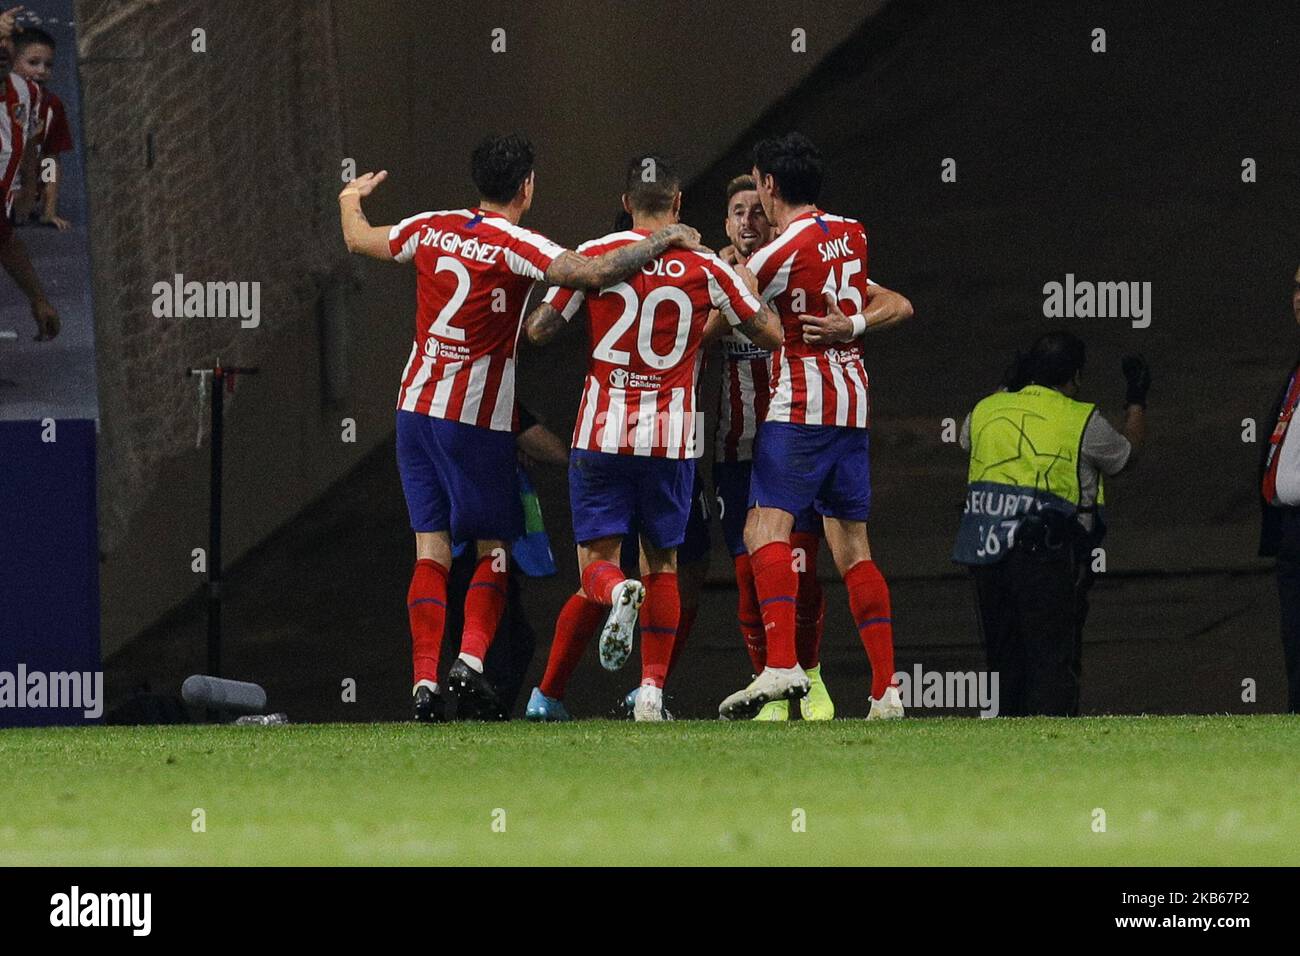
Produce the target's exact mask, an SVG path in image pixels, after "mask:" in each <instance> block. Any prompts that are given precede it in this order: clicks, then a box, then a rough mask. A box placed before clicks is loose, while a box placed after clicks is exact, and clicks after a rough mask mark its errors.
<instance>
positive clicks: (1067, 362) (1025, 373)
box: [1003, 329, 1088, 392]
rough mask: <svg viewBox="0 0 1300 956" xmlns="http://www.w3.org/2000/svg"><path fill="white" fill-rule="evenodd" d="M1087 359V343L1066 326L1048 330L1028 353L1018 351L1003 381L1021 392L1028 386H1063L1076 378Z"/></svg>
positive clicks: (1013, 390)
mask: <svg viewBox="0 0 1300 956" xmlns="http://www.w3.org/2000/svg"><path fill="white" fill-rule="evenodd" d="M1087 361H1088V350H1087V346H1085V345H1084V344H1083V340H1082V339H1081V338H1079V337H1078V336H1077V335H1075V334H1074V333H1073V332H1067V331H1066V330H1064V329H1061V330H1060V331H1057V332H1048V333H1047V334H1046V335H1044V336H1042V337H1041V338H1039V339H1038V341H1037V342H1035V343H1034V344H1033V347H1031V348H1030V350H1029V351H1028V352H1020V353H1017V354H1016V360H1015V362H1014V363H1012V366H1011V368H1010V369H1009V370H1008V372H1007V379H1006V381H1005V382H1004V383H1003V384H1004V385H1005V386H1006V387H1007V390H1008V391H1012V392H1018V391H1020V389H1022V388H1024V387H1025V386H1026V385H1046V386H1047V387H1048V388H1060V387H1061V386H1062V385H1068V384H1069V383H1070V382H1071V381H1073V379H1074V376H1076V375H1078V374H1079V373H1080V372H1082V371H1083V367H1084V365H1085V364H1087Z"/></svg>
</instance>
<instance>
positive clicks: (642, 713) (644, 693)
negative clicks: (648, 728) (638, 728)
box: [632, 684, 664, 723]
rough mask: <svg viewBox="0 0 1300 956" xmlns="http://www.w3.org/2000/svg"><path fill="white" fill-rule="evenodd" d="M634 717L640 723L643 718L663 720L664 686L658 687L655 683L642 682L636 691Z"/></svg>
mask: <svg viewBox="0 0 1300 956" xmlns="http://www.w3.org/2000/svg"><path fill="white" fill-rule="evenodd" d="M632 719H633V720H635V721H637V722H638V723H639V722H641V721H643V720H663V719H664V692H663V688H661V687H656V686H655V685H654V684H642V685H641V686H640V687H639V688H638V689H637V692H636V704H635V705H634V706H633V708H632Z"/></svg>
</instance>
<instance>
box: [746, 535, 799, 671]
mask: <svg viewBox="0 0 1300 956" xmlns="http://www.w3.org/2000/svg"><path fill="white" fill-rule="evenodd" d="M749 564H750V567H752V568H753V569H754V587H755V589H756V590H757V591H758V606H759V608H760V609H761V610H762V612H763V630H764V633H766V635H767V666H768V667H782V668H785V667H794V666H795V664H797V663H798V662H799V660H798V657H797V656H796V655H795V652H794V599H795V594H796V593H797V591H798V588H799V580H798V575H797V574H795V570H794V563H793V560H792V558H791V554H790V542H788V541H773V542H771V543H770V544H765V545H763V547H761V548H759V549H758V550H757V551H755V552H754V553H753V554H751V555H750V556H749Z"/></svg>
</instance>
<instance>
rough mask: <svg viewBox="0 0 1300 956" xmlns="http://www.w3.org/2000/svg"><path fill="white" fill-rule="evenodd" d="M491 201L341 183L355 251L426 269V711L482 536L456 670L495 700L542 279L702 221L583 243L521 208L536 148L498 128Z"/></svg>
mask: <svg viewBox="0 0 1300 956" xmlns="http://www.w3.org/2000/svg"><path fill="white" fill-rule="evenodd" d="M471 167H472V171H473V178H474V183H475V185H476V186H477V187H478V191H479V195H480V197H481V198H480V200H479V203H478V205H476V206H474V207H471V208H467V209H452V210H444V211H441V212H427V213H421V214H420V215H417V216H412V217H410V218H407V219H404V220H402V221H401V222H399V223H398V224H397V225H395V226H372V225H371V224H370V222H369V220H367V219H366V216H365V213H364V212H363V211H362V209H361V200H362V199H363V198H364V197H366V196H368V195H370V193H371V192H373V191H374V189H375V187H376V186H378V185H379V184H380V183H381V182H383V181H384V179H385V177H386V176H387V173H386V172H379V173H367V174H365V175H364V176H360V177H358V178H357V179H355V180H353V181H352V182H351V183H349V184H348V185H347V186H346V187H344V189H343V191H342V192H341V193H340V194H339V205H340V215H341V217H342V226H343V237H344V241H345V242H346V243H347V247H348V249H349V251H352V252H357V253H362V254H364V255H368V256H371V257H373V258H376V259H382V260H385V261H396V262H409V263H411V264H413V265H414V266H415V270H416V276H417V281H416V315H415V336H414V341H413V343H412V345H411V352H410V356H409V358H408V359H407V362H406V367H405V369H404V370H403V372H402V381H401V388H400V390H399V392H398V399H397V457H398V470H399V472H400V473H401V477H402V488H403V491H404V493H405V495H406V503H407V509H408V511H409V513H410V518H411V528H412V530H413V531H414V532H415V540H416V566H415V570H414V573H413V574H412V578H411V586H410V591H409V592H408V598H407V605H408V609H409V616H410V622H411V639H412V658H413V663H414V670H415V688H414V692H413V693H414V698H415V711H416V719H417V720H438V719H441V716H442V710H443V702H442V698H441V695H440V693H439V687H438V653H439V648H440V646H441V643H442V632H443V628H444V624H445V612H446V601H447V570H448V568H449V567H450V565H451V555H452V545H453V543H459V542H462V541H465V542H468V541H474V542H475V543H476V547H477V553H478V556H479V563H478V566H477V568H476V570H475V574H474V580H473V582H472V583H471V584H470V588H469V593H468V595H467V597H466V600H465V628H464V632H463V636H462V641H461V652H460V656H459V658H458V659H457V661H456V662H455V663H454V664H453V665H452V667H451V670H450V671H449V673H448V675H447V680H448V684H449V685H450V686H451V688H452V690H453V691H454V692H455V693H456V695H457V697H458V698H459V699H460V710H461V711H462V713H466V712H468V713H474V714H481V713H492V712H494V711H495V710H496V709H497V702H496V698H495V693H494V692H493V690H492V687H491V685H490V684H489V683H488V682H487V680H486V679H485V678H484V677H483V673H482V672H483V658H484V656H485V655H486V653H487V649H488V645H489V644H490V642H491V640H492V636H493V635H494V634H495V632H496V629H497V624H498V623H499V621H500V618H501V614H502V611H503V609H504V604H505V596H506V584H507V565H506V562H507V560H508V559H507V555H508V550H507V545H508V543H509V542H510V541H512V540H514V539H515V538H518V537H519V536H521V535H522V534H523V530H524V520H523V510H522V506H521V504H520V496H519V481H518V473H517V470H516V452H515V439H514V432H513V429H514V427H515V423H516V414H515V397H514V363H515V357H514V356H515V342H516V340H517V339H518V335H519V326H520V323H521V321H522V320H523V310H524V307H525V304H526V302H527V296H528V290H529V288H530V287H531V285H532V283H533V282H534V281H537V280H541V279H545V280H546V281H547V282H551V283H555V284H558V285H566V286H571V287H576V288H583V289H600V288H603V287H605V286H608V285H612V284H613V283H615V282H619V281H621V280H623V279H626V278H628V277H629V276H631V275H632V274H633V273H634V272H636V271H637V270H638V269H639V268H640V267H641V266H642V265H644V264H645V263H646V262H648V261H650V260H651V259H653V258H654V257H655V256H657V255H660V254H662V253H663V252H665V251H666V250H667V249H668V248H669V247H670V246H675V245H682V246H688V247H694V246H695V245H697V243H698V240H699V235H698V233H696V232H695V230H693V229H690V228H689V227H686V226H682V225H680V224H672V225H669V226H666V227H665V228H664V229H661V230H660V231H659V232H657V233H655V234H654V235H652V236H647V237H644V238H641V237H638V241H636V242H634V243H628V244H625V245H623V246H620V247H619V248H618V249H615V250H612V251H611V252H610V253H609V254H608V255H604V256H599V257H591V256H580V255H578V254H577V253H574V252H570V251H568V250H565V249H564V248H562V247H561V246H558V245H556V244H555V243H553V242H551V241H550V240H548V239H546V238H545V237H544V236H541V235H538V234H537V233H534V232H530V231H529V230H527V229H523V228H522V227H520V225H519V220H520V219H521V218H522V217H523V215H524V214H525V213H526V212H527V211H528V209H529V208H530V207H531V205H532V200H533V186H534V175H533V149H532V145H531V144H530V143H529V142H528V141H527V140H526V139H524V138H523V137H522V136H519V135H517V134H512V135H509V136H489V137H488V138H486V139H485V140H483V142H481V143H480V144H479V145H478V147H477V148H476V149H475V150H474V154H473V157H472V160H471Z"/></svg>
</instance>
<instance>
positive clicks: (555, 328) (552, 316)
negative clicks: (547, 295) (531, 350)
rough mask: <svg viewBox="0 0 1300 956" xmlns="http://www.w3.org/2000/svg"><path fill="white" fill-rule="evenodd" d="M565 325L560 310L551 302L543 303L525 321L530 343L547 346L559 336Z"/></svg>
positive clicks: (525, 329) (525, 330)
mask: <svg viewBox="0 0 1300 956" xmlns="http://www.w3.org/2000/svg"><path fill="white" fill-rule="evenodd" d="M565 324H566V323H565V321H564V316H563V315H561V314H560V310H559V309H557V308H555V307H554V306H552V305H551V304H550V303H549V302H543V303H542V304H541V305H539V306H538V307H537V308H535V309H533V311H532V312H530V313H528V318H527V319H525V320H524V332H526V333H527V335H528V341H529V342H532V343H533V344H534V345H545V344H547V343H548V342H550V341H551V339H553V338H555V336H556V335H557V334H559V331H560V329H562V328H564V326H565Z"/></svg>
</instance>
